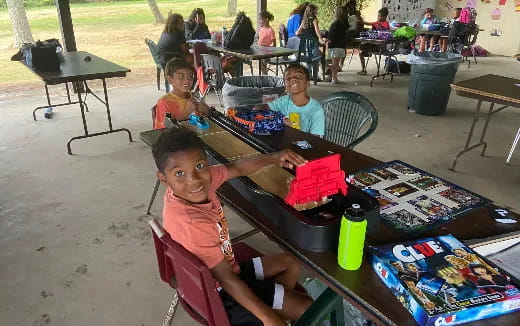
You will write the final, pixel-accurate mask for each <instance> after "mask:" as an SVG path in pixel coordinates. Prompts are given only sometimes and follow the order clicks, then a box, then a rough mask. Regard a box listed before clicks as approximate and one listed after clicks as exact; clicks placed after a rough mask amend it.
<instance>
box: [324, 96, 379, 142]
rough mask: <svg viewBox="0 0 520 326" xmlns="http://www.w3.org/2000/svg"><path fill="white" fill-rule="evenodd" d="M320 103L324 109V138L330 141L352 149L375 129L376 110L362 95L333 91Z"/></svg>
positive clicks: (376, 120) (376, 121)
mask: <svg viewBox="0 0 520 326" xmlns="http://www.w3.org/2000/svg"><path fill="white" fill-rule="evenodd" d="M321 105H322V107H323V110H324V111H325V137H324V138H325V139H326V140H328V141H330V142H333V143H335V144H338V145H341V146H344V147H347V148H350V149H353V148H354V146H356V145H357V144H359V143H361V142H362V141H363V140H365V139H366V138H367V137H368V136H370V135H371V134H372V133H373V132H374V130H376V127H377V123H378V115H377V110H376V108H375V107H374V105H373V104H372V103H370V101H369V100H368V99H367V98H366V97H364V96H363V95H360V94H357V93H354V92H346V91H344V92H335V93H332V94H329V95H328V96H326V97H325V98H323V99H322V100H321ZM367 124H368V127H366V126H367ZM363 129H366V130H364V131H363V132H361V131H362V130H363Z"/></svg>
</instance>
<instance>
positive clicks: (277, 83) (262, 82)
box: [222, 76, 285, 108]
mask: <svg viewBox="0 0 520 326" xmlns="http://www.w3.org/2000/svg"><path fill="white" fill-rule="evenodd" d="M284 94H285V87H284V84H283V79H282V78H281V77H274V76H242V77H234V78H231V79H228V80H227V81H226V83H225V84H224V87H223V88H222V97H223V98H224V106H225V107H226V108H230V107H236V106H247V105H251V106H253V105H256V104H262V103H268V102H270V101H272V100H274V99H275V98H278V97H280V96H282V95H284Z"/></svg>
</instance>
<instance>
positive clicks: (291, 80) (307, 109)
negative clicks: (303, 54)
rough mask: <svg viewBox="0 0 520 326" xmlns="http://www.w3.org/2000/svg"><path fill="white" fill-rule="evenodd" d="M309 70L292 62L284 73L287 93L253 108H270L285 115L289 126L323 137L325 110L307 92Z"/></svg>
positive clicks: (309, 83) (309, 78)
mask: <svg viewBox="0 0 520 326" xmlns="http://www.w3.org/2000/svg"><path fill="white" fill-rule="evenodd" d="M310 80H311V77H310V74H309V71H308V70H307V68H305V67H304V66H302V65H300V64H297V63H294V64H291V65H289V66H288V67H287V69H286V70H285V73H284V83H285V91H286V92H287V94H288V95H285V96H282V97H279V98H277V99H276V100H274V101H272V102H269V103H268V104H267V105H265V104H263V105H259V106H255V107H254V108H253V110H266V109H271V110H273V111H277V112H280V113H282V114H283V115H284V116H285V124H286V125H288V126H289V127H292V128H295V129H299V130H301V131H304V132H308V133H311V134H314V135H316V136H320V137H323V136H324V135H325V112H324V111H323V108H322V107H321V104H320V102H318V101H316V100H315V99H313V98H312V97H310V96H309V95H308V94H307V89H308V88H309V86H310V85H311V82H310Z"/></svg>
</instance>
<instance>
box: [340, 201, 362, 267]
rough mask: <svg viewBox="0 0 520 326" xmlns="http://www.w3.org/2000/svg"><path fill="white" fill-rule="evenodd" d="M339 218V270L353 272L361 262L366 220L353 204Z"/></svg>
mask: <svg viewBox="0 0 520 326" xmlns="http://www.w3.org/2000/svg"><path fill="white" fill-rule="evenodd" d="M352 206H353V207H352V208H349V209H347V210H346V211H345V214H344V215H343V217H342V218H341V227H340V230H339V243H338V264H339V266H341V268H343V269H346V270H350V271H354V270H357V269H359V267H361V263H362V262H363V248H364V246H365V233H366V230H367V220H366V218H365V216H364V215H365V214H364V211H363V210H361V209H360V207H359V205H357V204H354V205H352Z"/></svg>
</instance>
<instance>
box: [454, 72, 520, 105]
mask: <svg viewBox="0 0 520 326" xmlns="http://www.w3.org/2000/svg"><path fill="white" fill-rule="evenodd" d="M451 88H453V89H454V90H456V91H459V92H463V93H470V94H473V95H477V96H482V97H487V98H491V99H497V100H501V101H505V102H510V103H511V105H513V106H518V105H520V79H515V78H510V77H504V76H499V75H491V74H490V75H484V76H480V77H476V78H472V79H468V80H464V81H460V82H456V83H453V84H451Z"/></svg>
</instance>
